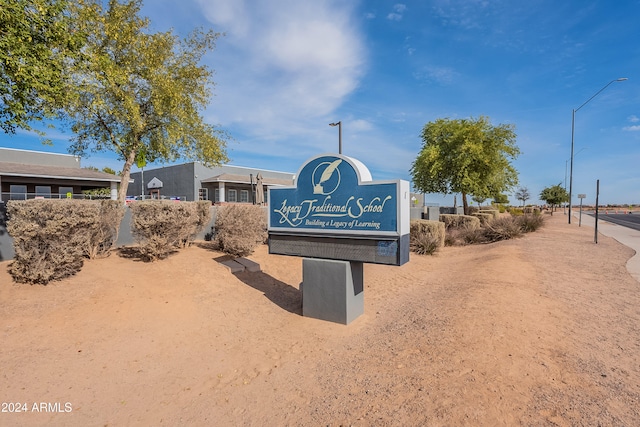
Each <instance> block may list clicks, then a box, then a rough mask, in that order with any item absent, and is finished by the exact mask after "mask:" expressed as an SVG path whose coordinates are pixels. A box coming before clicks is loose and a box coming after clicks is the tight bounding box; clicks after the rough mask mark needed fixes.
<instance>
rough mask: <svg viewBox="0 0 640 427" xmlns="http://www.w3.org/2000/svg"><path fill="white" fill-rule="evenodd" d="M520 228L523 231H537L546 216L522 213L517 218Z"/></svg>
mask: <svg viewBox="0 0 640 427" xmlns="http://www.w3.org/2000/svg"><path fill="white" fill-rule="evenodd" d="M516 220H517V222H518V225H519V226H520V230H522V232H523V233H530V232H533V231H536V230H537V229H539V228H540V227H542V225H543V224H544V216H542V215H539V214H538V215H522V216H519V217H517V218H516Z"/></svg>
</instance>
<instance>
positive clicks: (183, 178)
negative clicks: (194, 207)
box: [127, 163, 198, 202]
mask: <svg viewBox="0 0 640 427" xmlns="http://www.w3.org/2000/svg"><path fill="white" fill-rule="evenodd" d="M142 175H143V173H142V172H134V173H132V174H131V178H132V179H133V180H134V182H133V183H130V184H129V187H128V188H127V196H139V195H140V194H141V191H142V187H141V182H142ZM194 175H195V173H194V163H184V164H181V165H174V166H165V167H162V168H158V169H151V170H145V171H144V188H145V190H144V194H147V195H148V194H149V189H148V187H147V185H148V184H149V181H151V180H152V179H153V178H158V179H159V180H160V181H162V188H161V189H160V195H161V196H166V197H173V196H175V197H186V198H187V200H188V201H190V202H192V201H194V200H196V199H197V197H198V194H197V190H196V189H195V183H194Z"/></svg>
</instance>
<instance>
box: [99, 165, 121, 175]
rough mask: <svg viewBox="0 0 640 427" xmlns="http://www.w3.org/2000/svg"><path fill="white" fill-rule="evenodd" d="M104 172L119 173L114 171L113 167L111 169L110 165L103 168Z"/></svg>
mask: <svg viewBox="0 0 640 427" xmlns="http://www.w3.org/2000/svg"><path fill="white" fill-rule="evenodd" d="M102 172H104V173H110V174H111V175H118V172H116V171H114V170H113V169H111V168H110V167H109V166H105V167H103V168H102Z"/></svg>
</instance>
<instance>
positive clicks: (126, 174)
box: [118, 150, 136, 205]
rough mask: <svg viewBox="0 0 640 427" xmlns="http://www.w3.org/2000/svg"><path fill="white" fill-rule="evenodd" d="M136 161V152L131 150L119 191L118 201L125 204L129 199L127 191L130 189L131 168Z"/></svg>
mask: <svg viewBox="0 0 640 427" xmlns="http://www.w3.org/2000/svg"><path fill="white" fill-rule="evenodd" d="M135 159H136V152H135V150H131V152H130V153H129V155H128V156H127V158H126V160H125V162H124V167H123V168H122V177H121V178H120V188H119V189H118V201H119V202H120V203H121V204H123V205H124V204H125V200H126V198H127V189H128V188H129V178H130V177H131V166H133V162H134V161H135Z"/></svg>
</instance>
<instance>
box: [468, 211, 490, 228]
mask: <svg viewBox="0 0 640 427" xmlns="http://www.w3.org/2000/svg"><path fill="white" fill-rule="evenodd" d="M472 216H475V217H476V218H478V219H479V220H480V225H481V226H482V225H485V224H487V223H488V222H490V221H491V220H493V218H494V217H493V215H492V214H488V213H481V212H478V213H474V214H472Z"/></svg>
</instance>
